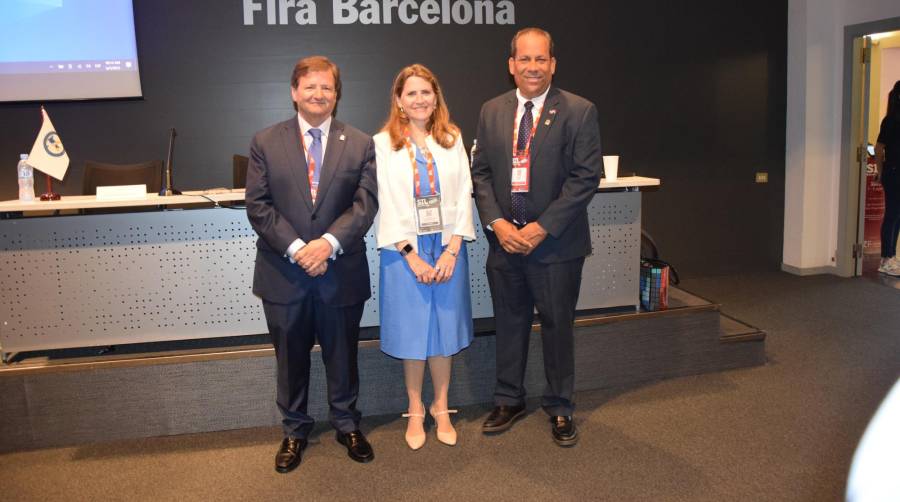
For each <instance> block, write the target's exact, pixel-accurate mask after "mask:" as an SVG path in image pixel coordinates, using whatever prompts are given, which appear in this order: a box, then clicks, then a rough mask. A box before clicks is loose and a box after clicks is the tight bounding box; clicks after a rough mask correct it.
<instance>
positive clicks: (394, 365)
mask: <svg viewBox="0 0 900 502" xmlns="http://www.w3.org/2000/svg"><path fill="white" fill-rule="evenodd" d="M670 305H671V306H672V308H670V309H669V310H666V311H660V312H640V313H634V312H588V313H585V314H584V315H581V316H579V318H578V320H577V323H576V329H575V343H576V383H575V385H576V390H589V389H599V388H621V387H633V386H635V385H640V384H642V383H645V382H650V381H656V380H661V379H666V378H673V377H678V376H685V375H692V374H699V373H708V372H716V371H722V370H727V369H733V368H741V367H748V366H758V365H762V364H765V361H766V359H765V333H764V332H762V331H760V330H758V329H756V328H754V327H752V326H749V325H747V324H745V323H742V322H740V321H738V320H736V319H733V318H731V317H728V316H727V315H724V314H722V313H721V312H720V306H719V305H718V304H715V303H713V302H708V301H706V300H704V299H702V298H700V297H697V296H695V295H692V294H690V293H688V292H686V291H683V290H679V289H675V288H673V289H672V291H671V293H670ZM478 324H479V330H480V331H481V332H480V335H479V336H477V337H476V339H475V341H474V342H473V344H472V346H471V347H470V348H469V349H467V350H465V351H463V352H462V353H461V354H460V355H458V356H457V357H455V358H454V365H453V371H454V378H453V383H452V387H451V390H450V394H451V400H452V404H453V405H457V406H464V405H469V404H478V403H485V402H490V401H491V399H492V392H493V386H494V351H495V338H494V337H493V336H491V333H490V329H491V326H490V324H491V323H490V322H489V321H487V322H486V321H479V323H478ZM535 331H536V333H535V336H533V337H532V341H531V346H530V353H529V362H528V368H527V374H526V387H527V389H528V391H529V395H530V396H539V395H540V393H541V392H542V390H543V382H544V375H543V363H542V357H541V348H540V336H539V334H538V333H537V332H538V331H539V329H536V330H535ZM262 340H265V338H264V337H257V338H252V339H251V340H249V342H255V343H248V344H244V345H240V346H235V347H204V348H194V349H180V350H176V351H154V352H142V353H127V352H128V350H125V349H122V350H119V351H117V352H118V353H113V354H107V355H103V356H96V355H91V356H84V352H80V353H79V357H73V358H65V357H59V354H54V356H53V357H48V356H47V355H46V354H42V355H38V356H36V357H29V355H28V354H23V355H22V356H20V358H18V359H17V360H16V362H14V363H13V364H4V365H0V451H9V450H18V449H28V448H38V447H47V446H61V445H71V444H79V443H86V442H96V441H103V440H114V439H126V438H135V437H150V436H160V435H174V434H185V433H195V432H207V431H216V430H227V429H238V428H246V427H260V426H274V425H277V424H278V423H279V422H280V419H279V416H278V412H277V410H276V408H275V405H274V395H275V390H274V374H275V364H274V357H273V355H274V351H273V350H272V347H271V345H269V344H267V343H259V342H260V341H262ZM88 354H90V352H88ZM312 360H313V368H312V372H311V375H310V379H311V384H310V401H309V402H310V409H309V412H310V414H311V415H312V416H314V417H316V419H317V420H324V419H326V417H327V414H328V408H327V404H326V402H325V374H324V373H325V372H324V368H323V366H322V364H321V361H320V359H319V357H317V356H316V355H315V354H314V355H313V358H312ZM359 367H360V398H359V403H358V406H359V408H360V409H361V410H362V411H363V413H364V414H365V415H367V416H373V415H383V414H393V413H397V414H399V413H400V412H402V411H403V410H404V409H405V407H406V402H405V401H406V398H405V395H406V394H405V391H404V389H403V377H402V364H401V362H400V361H398V360H395V359H392V358H390V357H387V356H385V355H384V354H383V353H381V351H380V349H379V345H378V341H377V340H367V341H362V342H360V346H359ZM426 378H427V377H426ZM425 388H426V389H430V382H426V385H425ZM424 397H425V400H426V402H428V401H430V400H431V397H430V396H428V395H426V396H424Z"/></svg>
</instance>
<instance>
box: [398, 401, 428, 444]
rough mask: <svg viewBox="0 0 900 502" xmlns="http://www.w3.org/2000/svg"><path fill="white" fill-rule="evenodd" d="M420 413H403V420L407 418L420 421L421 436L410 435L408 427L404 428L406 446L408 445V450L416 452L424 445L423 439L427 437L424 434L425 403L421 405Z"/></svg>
mask: <svg viewBox="0 0 900 502" xmlns="http://www.w3.org/2000/svg"><path fill="white" fill-rule="evenodd" d="M421 406H422V413H404V414H403V418H408V419H410V420H413V419H418V420H421V421H422V433H421V434H410V433H409V427H407V428H406V435H405V437H406V444H407V445H409V447H410V449H412V450H418V449H419V448H421V447H422V446H424V445H425V439H426V437H427V435H426V434H425V432H424V429H425V403H422V404H421Z"/></svg>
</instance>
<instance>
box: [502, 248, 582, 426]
mask: <svg viewBox="0 0 900 502" xmlns="http://www.w3.org/2000/svg"><path fill="white" fill-rule="evenodd" d="M492 252H497V251H492ZM499 252H500V253H503V251H499ZM504 254H505V253H504ZM505 258H506V259H505V260H489V263H488V266H487V277H488V284H489V285H490V288H491V298H492V301H493V305H494V317H495V320H496V326H497V328H496V329H497V336H496V345H497V351H496V354H497V355H496V357H497V386H496V388H495V390H494V402H495V404H497V405H507V406H516V405H520V404H524V402H525V393H526V391H525V386H524V378H525V364H526V362H527V361H528V344H529V341H530V339H531V336H530V335H531V324H532V322H533V320H534V308H535V307H537V310H538V313H539V314H540V316H541V342H542V347H543V356H544V375H545V376H546V387H545V389H544V395H543V400H542V403H541V404H542V406H543V408H544V410H545V411H546V412H547V413H548V414H550V415H572V413H573V411H574V410H575V404H574V403H573V402H572V394H573V393H574V389H575V354H574V337H573V323H574V321H575V305H576V304H577V303H578V290H579V289H580V287H581V270H582V267H583V266H584V258H577V259H574V260H570V261H566V262H562V263H551V264H540V263H534V262H532V261H531V260H529V258H528V257H523V256H518V255H506V256H505ZM491 262H493V263H491Z"/></svg>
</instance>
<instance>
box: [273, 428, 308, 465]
mask: <svg viewBox="0 0 900 502" xmlns="http://www.w3.org/2000/svg"><path fill="white" fill-rule="evenodd" d="M305 449H306V440H305V439H300V438H291V437H288V438H284V441H282V442H281V448H279V449H278V453H276V454H275V470H276V471H278V472H281V473H285V472H290V471H292V470H294V469H295V468H296V467H297V466H298V465H300V457H301V456H302V455H303V450H305Z"/></svg>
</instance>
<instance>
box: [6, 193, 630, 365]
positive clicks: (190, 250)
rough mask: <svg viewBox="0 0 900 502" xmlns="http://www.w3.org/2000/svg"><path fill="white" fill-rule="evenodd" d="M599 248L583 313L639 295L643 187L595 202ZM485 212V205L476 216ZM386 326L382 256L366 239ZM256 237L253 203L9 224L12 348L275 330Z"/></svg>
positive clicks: (476, 311) (483, 244) (474, 287)
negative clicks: (258, 270) (257, 275)
mask: <svg viewBox="0 0 900 502" xmlns="http://www.w3.org/2000/svg"><path fill="white" fill-rule="evenodd" d="M589 211H590V218H591V231H592V239H593V242H594V254H593V255H592V256H590V257H588V259H587V260H586V261H585V268H584V279H583V281H582V288H581V296H580V300H579V303H578V307H579V308H580V309H588V308H600V307H614V306H631V305H635V304H636V303H637V295H638V293H637V288H638V286H637V284H638V272H637V267H638V260H639V252H640V193H639V192H633V193H601V194H598V195H597V196H596V197H595V198H594V200H593V202H592V203H591V206H590V209H589ZM476 214H477V213H476ZM475 220H476V236H477V239H476V241H475V242H473V243H469V244H468V245H467V251H468V253H469V272H470V285H471V292H472V313H473V317H475V318H482V317H491V316H493V309H492V307H491V299H490V291H489V289H488V284H487V277H486V275H485V271H484V263H485V260H486V257H487V240H486V239H485V238H484V233H483V231H482V229H481V225H480V224H478V218H477V217H476V218H475ZM366 240H367V244H368V258H369V270H370V275H371V284H372V299H371V300H369V301H368V302H367V304H366V308H365V312H364V314H363V319H362V325H363V326H375V325H377V324H378V310H377V309H378V296H377V292H378V252H377V250H376V249H375V239H374V236H373V235H372V233H371V232H370V233H369V235H367V237H366ZM255 241H256V234H255V233H254V232H253V229H252V228H251V227H250V224H249V223H248V222H247V217H246V214H245V212H244V211H240V210H230V209H194V210H183V211H161V212H138V213H120V214H104V215H82V216H61V217H41V218H22V219H9V220H0V266H2V269H0V282H2V284H0V348H2V351H3V352H19V351H28V350H40V349H53V348H67V347H83V346H101V345H116V344H124V343H139V342H149V341H164V340H182V339H193V338H209V337H225V336H240V335H248V334H258V333H265V332H266V324H265V319H264V317H263V313H262V306H261V302H260V300H259V299H258V298H257V297H255V296H253V294H252V293H251V284H252V278H253V261H254V257H255V253H256V248H255Z"/></svg>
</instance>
